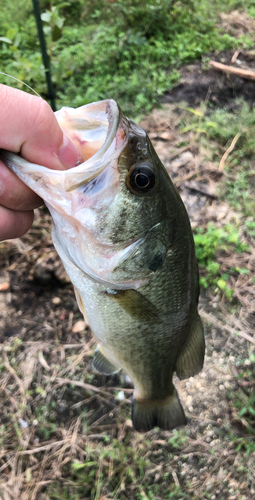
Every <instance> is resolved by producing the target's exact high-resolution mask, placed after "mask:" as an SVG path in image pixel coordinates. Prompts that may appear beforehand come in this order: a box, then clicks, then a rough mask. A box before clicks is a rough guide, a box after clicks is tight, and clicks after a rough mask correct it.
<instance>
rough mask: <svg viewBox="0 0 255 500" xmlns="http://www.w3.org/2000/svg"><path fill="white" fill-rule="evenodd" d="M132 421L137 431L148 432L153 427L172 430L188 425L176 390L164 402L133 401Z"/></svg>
mask: <svg viewBox="0 0 255 500" xmlns="http://www.w3.org/2000/svg"><path fill="white" fill-rule="evenodd" d="M132 421H133V426H134V428H135V430H136V431H139V432H147V431H149V430H151V429H153V427H159V428H160V429H164V430H171V429H175V428H176V427H179V426H180V425H185V424H186V423H187V421H186V417H185V413H184V411H183V408H182V405H181V403H180V400H179V397H178V394H177V391H176V389H174V393H173V394H172V395H171V396H169V397H168V398H166V399H163V400H157V399H156V400H152V401H150V400H149V401H142V400H141V401H139V400H137V399H135V398H134V399H133V402H132Z"/></svg>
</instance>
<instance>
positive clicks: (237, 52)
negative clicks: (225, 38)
mask: <svg viewBox="0 0 255 500" xmlns="http://www.w3.org/2000/svg"><path fill="white" fill-rule="evenodd" d="M241 51H242V49H237V50H236V51H235V52H234V54H233V56H232V59H231V64H235V62H236V60H237V58H238V56H239V54H240V52H241Z"/></svg>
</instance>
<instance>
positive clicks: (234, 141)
mask: <svg viewBox="0 0 255 500" xmlns="http://www.w3.org/2000/svg"><path fill="white" fill-rule="evenodd" d="M244 132H246V130H244V131H243V132H242V133H244ZM242 133H241V134H236V136H235V137H234V139H233V140H232V142H231V144H230V146H229V148H228V149H227V151H225V153H224V155H223V156H222V158H221V160H220V164H219V171H220V172H223V170H224V163H225V160H226V159H227V157H228V155H229V154H230V153H231V152H232V151H233V149H234V148H235V145H236V143H237V141H238V139H239V137H241V135H242Z"/></svg>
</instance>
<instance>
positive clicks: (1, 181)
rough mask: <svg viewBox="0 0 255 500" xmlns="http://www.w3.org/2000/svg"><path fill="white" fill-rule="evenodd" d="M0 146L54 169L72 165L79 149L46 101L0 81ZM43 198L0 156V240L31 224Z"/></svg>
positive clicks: (19, 234) (18, 232) (15, 234)
mask: <svg viewBox="0 0 255 500" xmlns="http://www.w3.org/2000/svg"><path fill="white" fill-rule="evenodd" d="M0 149H7V150H8V151H12V152H13V153H19V154H20V155H21V156H22V157H23V158H24V159H25V160H28V161H30V162H31V163H37V164H39V165H43V166H45V167H48V168H51V169H55V170H65V169H68V168H71V167H74V166H75V164H76V162H77V160H78V153H77V150H76V148H75V145H74V144H73V142H72V141H71V140H70V139H69V137H68V136H67V135H66V134H65V133H64V132H63V130H62V129H61V128H60V126H59V124H58V121H57V119H56V117H55V115H54V113H53V111H52V110H51V108H50V106H49V105H48V104H47V102H46V101H44V100H43V99H41V98H40V97H36V96H32V95H30V94H27V93H25V92H22V91H21V90H17V89H13V88H12V87H8V86H6V85H1V84H0ZM42 203H43V201H42V200H41V198H39V197H38V196H37V195H36V194H35V193H34V192H33V191H31V190H30V189H29V188H28V187H27V186H26V185H25V184H23V182H22V181H21V180H20V179H18V177H17V176H16V175H15V174H14V173H13V172H12V171H11V170H10V169H9V168H8V167H7V166H6V165H5V164H4V163H3V162H2V161H1V160H0V241H2V240H5V239H9V238H17V237H19V236H22V235H23V234H24V233H26V232H27V231H28V229H29V228H30V226H31V225H32V222H33V218H34V214H33V210H34V208H37V207H39V206H40V205H42Z"/></svg>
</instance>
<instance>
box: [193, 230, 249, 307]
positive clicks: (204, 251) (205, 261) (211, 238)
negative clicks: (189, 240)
mask: <svg viewBox="0 0 255 500" xmlns="http://www.w3.org/2000/svg"><path fill="white" fill-rule="evenodd" d="M194 240H195V245H196V254H197V259H198V262H199V265H200V267H201V268H202V270H203V272H202V276H201V277H200V284H201V286H202V287H204V288H208V287H209V286H211V285H213V286H214V287H215V288H216V290H219V289H220V290H222V291H223V292H224V293H225V295H226V297H227V298H228V299H231V298H232V296H233V290H232V289H231V288H230V287H229V286H228V279H229V276H230V275H231V273H232V274H233V273H234V274H236V273H240V274H242V273H245V272H246V270H245V269H239V268H230V269H229V271H228V272H223V271H222V269H221V264H220V263H219V262H217V261H216V253H219V252H225V253H226V252H233V251H234V252H237V253H240V252H244V251H248V250H249V246H248V245H247V243H244V242H242V241H241V239H240V235H239V231H238V229H237V228H235V227H234V226H233V225H231V224H227V225H225V226H223V227H220V228H219V227H216V226H214V225H213V224H212V223H209V224H208V226H207V230H204V229H201V228H197V229H196V230H195V234H194Z"/></svg>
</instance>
